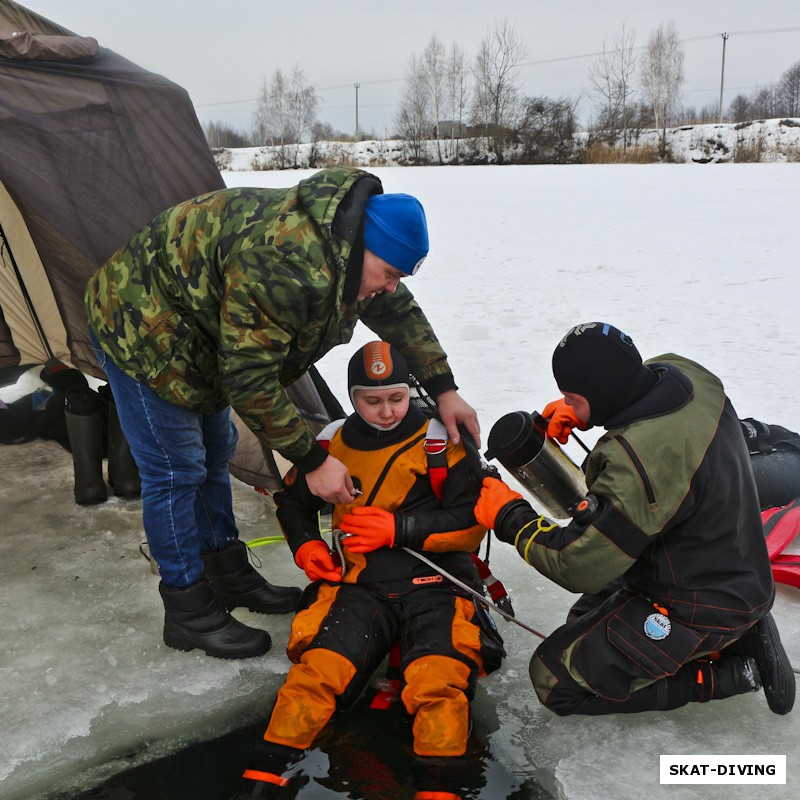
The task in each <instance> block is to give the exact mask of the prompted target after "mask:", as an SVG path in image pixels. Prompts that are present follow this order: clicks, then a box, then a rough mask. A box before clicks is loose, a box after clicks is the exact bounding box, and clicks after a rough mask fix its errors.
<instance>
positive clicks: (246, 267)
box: [86, 168, 453, 470]
mask: <svg viewBox="0 0 800 800" xmlns="http://www.w3.org/2000/svg"><path fill="white" fill-rule="evenodd" d="M380 191H381V184H380V182H379V181H378V179H377V178H375V177H374V176H373V175H370V174H369V173H366V172H362V171H359V170H354V169H347V168H335V169H327V170H322V171H321V172H318V173H316V174H315V175H312V176H311V177H310V178H308V179H306V180H303V181H301V182H300V183H299V184H298V185H297V186H294V187H291V188H288V189H259V188H237V189H222V190H219V191H216V192H212V193H210V194H206V195H202V196H200V197H197V198H194V199H192V200H188V201H186V202H184V203H180V204H179V205H177V206H174V207H173V208H170V209H167V210H166V211H164V212H162V213H161V214H159V215H158V216H157V217H156V218H155V219H154V220H153V221H152V222H151V223H150V224H149V225H148V226H146V227H145V228H144V229H143V230H141V231H140V232H139V233H137V234H136V235H134V236H133V238H132V239H131V240H130V241H129V242H128V243H127V244H125V245H124V246H123V247H122V248H120V250H118V251H117V252H116V253H115V254H114V255H113V256H112V257H111V259H109V261H108V262H107V263H106V264H105V265H104V266H103V267H101V268H100V270H98V272H97V273H96V274H95V275H94V276H93V277H92V279H91V280H90V282H89V286H88V289H87V293H86V311H87V315H88V318H89V325H90V328H91V329H92V331H93V332H94V334H95V336H96V337H97V339H98V341H99V342H100V344H101V346H102V348H103V350H104V351H105V352H106V353H107V355H108V356H109V357H110V358H111V359H112V361H114V363H115V364H117V366H119V367H120V368H121V369H122V370H123V371H124V372H125V373H127V374H128V375H130V376H131V377H132V378H134V379H135V380H137V381H139V382H141V383H144V384H146V385H147V386H149V387H150V388H152V389H153V391H155V392H156V393H157V394H158V395H159V396H160V397H163V398H164V399H165V400H168V401H169V402H172V403H175V404H176V405H179V406H182V407H185V408H189V409H192V410H195V411H198V412H201V413H209V412H211V411H214V410H218V409H221V408H223V407H224V406H226V405H231V406H232V407H233V408H234V409H235V411H236V412H237V413H238V414H239V416H240V417H241V418H242V419H243V421H244V422H245V423H246V424H247V426H248V427H249V428H251V430H252V431H253V432H254V433H255V434H256V436H258V438H259V439H260V440H261V442H263V444H265V445H266V446H267V447H269V448H270V449H274V450H277V451H278V452H279V453H281V455H283V456H284V457H285V458H287V459H288V460H290V461H292V462H293V463H295V464H297V465H298V466H300V468H301V469H306V470H308V469H313V468H315V466H318V465H319V463H321V460H322V459H323V458H324V455H322V457H320V454H319V453H316V452H315V448H316V449H320V450H321V448H320V447H319V445H318V444H316V442H315V439H314V436H313V434H312V433H311V431H310V430H309V429H308V427H307V426H306V425H305V423H304V422H303V420H302V419H301V418H300V417H299V416H298V413H297V410H296V408H295V407H294V405H293V404H292V403H291V401H290V400H289V399H288V397H287V396H286V393H285V391H284V388H283V387H285V386H288V385H289V384H290V383H292V382H293V381H294V380H296V379H297V378H299V377H300V376H301V375H302V374H303V373H304V372H305V371H306V370H307V369H308V368H309V366H310V365H311V364H313V363H314V362H316V361H318V360H319V359H320V358H322V356H324V355H325V353H327V352H328V351H329V350H330V349H331V348H332V347H334V346H335V345H337V344H341V343H343V342H348V341H350V339H351V337H352V334H353V329H354V328H355V325H356V322H357V321H358V320H359V319H361V320H363V321H364V323H365V324H366V325H367V326H368V327H370V328H371V329H372V330H374V331H375V332H376V333H377V334H378V335H379V336H380V337H381V338H382V339H385V340H386V341H389V342H391V343H392V344H394V345H395V346H397V347H398V348H399V349H400V350H401V351H402V352H403V353H404V355H405V356H406V358H407V359H408V362H409V367H410V369H411V370H412V371H413V372H414V374H415V375H416V376H417V377H418V378H419V380H420V381H421V382H422V383H423V384H426V385H428V386H430V385H431V381H433V384H437V381H438V385H439V386H440V387H442V388H447V387H448V384H449V385H450V386H452V385H453V384H452V375H451V373H450V368H449V366H448V364H447V359H446V356H445V353H444V351H443V350H442V348H441V346H440V345H439V342H438V341H437V339H436V336H435V335H434V333H433V331H432V329H431V326H430V324H429V323H428V321H427V319H426V318H425V315H424V314H423V313H422V310H421V309H420V307H419V306H418V305H417V303H416V301H415V300H414V298H413V296H412V294H411V292H410V291H409V290H408V289H407V288H406V287H405V286H404V285H403V284H401V285H400V286H399V287H398V289H397V291H395V292H394V293H393V294H382V295H378V296H377V297H376V298H374V299H372V300H365V301H362V302H357V301H353V302H351V303H348V302H346V298H345V279H346V276H347V273H348V268H349V269H350V272H351V273H352V272H353V270H357V275H356V276H355V277H356V278H358V277H359V276H360V270H361V263H357V264H356V263H354V264H353V265H352V266H350V267H348V264H349V261H350V255H351V250H352V251H353V253H354V259H353V261H354V262H357V261H358V262H360V258H359V256H358V253H359V252H360V248H359V247H357V246H355V242H356V236H357V235H358V231H359V229H360V223H361V219H362V217H363V210H364V204H365V203H366V201H367V198H368V197H369V196H370V195H371V194H374V193H377V192H380ZM352 279H353V276H352V274H351V282H352ZM442 381H444V383H442ZM440 390H441V389H440ZM433 393H434V394H435V393H436V392H435V390H434V391H433ZM312 456H313V457H312Z"/></svg>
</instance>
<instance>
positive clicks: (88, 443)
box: [64, 386, 108, 506]
mask: <svg viewBox="0 0 800 800" xmlns="http://www.w3.org/2000/svg"><path fill="white" fill-rule="evenodd" d="M64 396H65V409H64V416H65V418H66V422H67V435H68V436H69V446H70V450H71V451H72V462H73V466H74V470H75V487H74V492H75V502H76V503H77V504H78V505H81V506H87V505H94V504H96V503H105V501H106V500H107V499H108V492H107V490H106V484H105V481H104V480H103V430H104V426H103V404H102V402H101V401H100V397H99V396H98V394H97V392H94V391H92V390H91V389H90V388H89V387H88V386H86V387H85V388H79V389H75V390H68V391H67V392H66V393H65V395H64Z"/></svg>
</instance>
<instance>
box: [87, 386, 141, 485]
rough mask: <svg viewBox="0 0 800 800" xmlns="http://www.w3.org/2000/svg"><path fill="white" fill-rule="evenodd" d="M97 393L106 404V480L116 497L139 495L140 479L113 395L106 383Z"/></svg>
mask: <svg viewBox="0 0 800 800" xmlns="http://www.w3.org/2000/svg"><path fill="white" fill-rule="evenodd" d="M98 394H99V395H100V397H102V398H103V401H104V402H105V404H106V411H107V416H108V482H109V483H110V484H111V488H112V489H113V490H114V494H115V495H116V496H117V497H124V498H127V499H135V498H137V497H141V494H142V481H141V478H140V477H139V470H138V468H137V467H136V462H135V461H134V460H133V455H131V448H130V446H129V445H128V440H127V439H126V438H125V434H124V433H123V432H122V428H121V426H120V424H119V417H118V416H117V406H116V403H115V402H114V395H113V394H111V390H110V389H109V387H108V386H107V385H106V386H101V387H100V389H99V390H98Z"/></svg>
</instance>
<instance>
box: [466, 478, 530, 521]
mask: <svg viewBox="0 0 800 800" xmlns="http://www.w3.org/2000/svg"><path fill="white" fill-rule="evenodd" d="M482 486H483V488H482V489H481V493H480V496H479V497H478V502H477V504H476V505H475V519H476V520H478V522H480V524H481V525H483V526H484V527H485V528H494V523H495V520H496V519H497V515H498V514H499V513H500V510H501V509H502V508H503V506H506V505H508V504H509V503H512V502H514V501H515V500H522V499H523V498H522V495H521V494H520V493H519V492H515V491H514V490H513V489H510V488H509V487H508V486H506V484H505V483H503V481H499V480H497V478H484V479H483V484H482Z"/></svg>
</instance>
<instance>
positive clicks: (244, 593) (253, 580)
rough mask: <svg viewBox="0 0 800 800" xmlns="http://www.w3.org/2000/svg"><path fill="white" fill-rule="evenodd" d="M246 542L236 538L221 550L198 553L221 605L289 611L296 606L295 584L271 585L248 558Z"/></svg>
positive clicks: (260, 611)
mask: <svg viewBox="0 0 800 800" xmlns="http://www.w3.org/2000/svg"><path fill="white" fill-rule="evenodd" d="M247 554H248V549H247V545H246V544H245V543H244V542H243V541H241V540H240V539H235V540H234V541H232V542H231V543H230V544H228V545H226V546H225V547H223V548H222V549H221V550H208V551H206V552H203V553H200V555H201V556H202V558H203V562H204V563H205V566H206V578H208V581H209V583H210V584H211V586H212V587H213V589H214V594H215V595H216V597H217V600H218V601H219V603H220V605H221V606H224V607H225V608H227V609H228V610H229V611H230V610H231V609H234V608H247V609H249V610H250V611H256V612H258V613H259V614H288V613H289V612H290V611H295V610H296V609H297V603H298V601H299V600H300V595H301V591H300V589H299V588H298V587H296V586H273V585H272V584H271V583H269V581H267V580H266V579H265V578H264V577H262V576H261V574H260V573H259V572H258V571H257V570H256V569H255V568H254V567H253V566H252V564H250V562H249V561H248V560H247Z"/></svg>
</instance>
